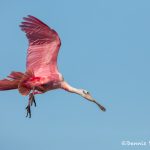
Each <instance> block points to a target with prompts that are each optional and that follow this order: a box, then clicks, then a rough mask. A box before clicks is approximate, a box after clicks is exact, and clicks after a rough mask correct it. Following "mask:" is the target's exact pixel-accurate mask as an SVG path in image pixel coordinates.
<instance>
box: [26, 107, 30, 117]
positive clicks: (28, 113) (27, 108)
mask: <svg viewBox="0 0 150 150" xmlns="http://www.w3.org/2000/svg"><path fill="white" fill-rule="evenodd" d="M26 110H27V115H26V117H28V115H29V118H31V109H30V105H28V106H27V107H26Z"/></svg>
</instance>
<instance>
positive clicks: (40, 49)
mask: <svg viewBox="0 0 150 150" xmlns="http://www.w3.org/2000/svg"><path fill="white" fill-rule="evenodd" d="M23 20H24V21H23V22H21V25H20V28H21V30H22V31H24V32H25V34H26V37H27V39H28V41H29V47H28V50H27V58H26V72H25V73H22V72H17V71H13V72H11V73H10V75H8V76H7V78H5V79H3V80H0V90H1V91H3V90H12V89H18V91H19V93H20V94H22V95H23V96H29V100H28V104H27V107H26V111H27V115H26V117H29V118H30V117H31V106H32V104H34V105H35V106H36V101H35V95H36V94H43V93H45V92H47V91H50V90H54V89H63V90H65V91H68V92H71V93H76V94H78V95H80V96H82V97H84V98H85V99H86V100H89V101H91V102H93V103H95V104H97V105H98V106H99V108H100V109H101V110H102V111H105V110H106V109H105V107H104V106H102V105H101V104H99V103H98V102H97V101H96V100H95V99H94V98H93V97H92V96H91V94H90V93H89V92H88V91H87V90H84V89H77V88H75V87H72V86H71V85H70V84H69V83H67V82H66V81H65V80H64V78H63V76H62V74H61V73H60V72H59V70H58V66H57V57H58V53H59V49H60V46H61V41H60V38H59V36H58V33H57V32H56V31H55V30H54V29H52V28H50V27H49V26H47V25H46V24H45V23H43V22H42V21H41V20H39V19H37V18H36V17H34V16H31V15H28V16H27V17H24V18H23Z"/></svg>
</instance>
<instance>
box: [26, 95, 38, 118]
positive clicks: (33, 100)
mask: <svg viewBox="0 0 150 150" xmlns="http://www.w3.org/2000/svg"><path fill="white" fill-rule="evenodd" d="M33 103H34V106H35V107H36V101H35V97H34V94H33V93H30V95H29V102H28V105H27V107H26V110H27V115H26V117H28V116H29V118H31V108H30V107H31V106H32V105H33Z"/></svg>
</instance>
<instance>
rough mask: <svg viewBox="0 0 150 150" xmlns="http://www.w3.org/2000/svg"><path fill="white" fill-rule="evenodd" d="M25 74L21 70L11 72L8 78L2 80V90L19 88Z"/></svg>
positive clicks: (0, 89) (0, 84) (0, 81)
mask: <svg viewBox="0 0 150 150" xmlns="http://www.w3.org/2000/svg"><path fill="white" fill-rule="evenodd" d="M23 76H24V73H21V72H11V74H10V75H9V76H8V78H7V79H3V80H0V91H3V90H12V89H17V88H18V85H19V83H20V80H21V79H22V77H23Z"/></svg>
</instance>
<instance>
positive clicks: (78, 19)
mask: <svg viewBox="0 0 150 150" xmlns="http://www.w3.org/2000/svg"><path fill="white" fill-rule="evenodd" d="M28 14H30V15H33V16H36V17H37V18H39V19H41V20H42V21H43V22H45V23H46V24H48V25H49V26H50V27H52V28H54V29H55V30H56V31H57V32H58V33H59V35H60V38H61V41H62V46H61V49H60V53H59V60H58V64H59V70H60V71H61V73H62V74H63V75H64V78H65V80H66V81H68V82H69V83H70V84H71V85H73V86H75V87H78V88H84V89H87V90H88V91H90V93H92V95H93V97H94V98H95V99H97V101H99V102H100V103H102V104H103V105H104V106H105V107H106V108H107V111H106V112H105V113H103V112H101V111H99V109H98V107H97V106H96V105H94V104H92V103H90V102H88V101H86V100H84V99H83V98H82V97H80V96H78V95H75V94H70V93H67V92H65V91H63V90H56V91H52V92H47V93H45V94H43V95H37V96H36V101H37V107H36V108H32V118H31V119H28V118H26V117H25V115H26V114H25V113H26V112H25V107H26V105H27V100H28V98H27V97H23V96H21V95H20V94H19V93H18V91H17V90H16V91H6V92H0V99H1V100H0V120H1V121H0V149H1V150H10V149H11V150H20V149H22V150H26V149H28V150H33V149H36V150H41V149H43V150H50V149H52V150H60V149H61V150H70V149H71V150H83V149H86V150H91V149H94V150H100V149H103V150H108V149H111V150H124V149H125V150H127V149H136V150H137V149H149V146H148V145H147V146H143V147H140V146H139V147H137V146H132V147H131V146H122V145H121V142H122V141H123V140H128V141H133V142H139V141H149V140H150V131H149V127H150V118H149V116H148V115H149V114H150V92H149V89H150V69H149V65H150V59H149V58H150V1H148V0H143V1H140V0H126V1H122V0H113V1H112V0H88V1H86V0H76V1H69V0H63V1H58V0H55V1H51V0H38V1H33V0H30V1H20V0H14V1H8V0H1V2H0V19H1V24H0V33H1V50H0V52H1V55H0V78H1V79H2V78H4V77H6V75H8V74H9V73H10V72H11V71H13V70H16V71H22V72H24V71H25V60H26V49H27V46H28V42H27V39H26V37H25V34H24V33H23V32H22V31H21V30H20V29H19V27H18V25H19V24H20V22H21V21H22V17H24V16H27V15H28Z"/></svg>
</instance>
